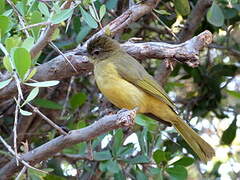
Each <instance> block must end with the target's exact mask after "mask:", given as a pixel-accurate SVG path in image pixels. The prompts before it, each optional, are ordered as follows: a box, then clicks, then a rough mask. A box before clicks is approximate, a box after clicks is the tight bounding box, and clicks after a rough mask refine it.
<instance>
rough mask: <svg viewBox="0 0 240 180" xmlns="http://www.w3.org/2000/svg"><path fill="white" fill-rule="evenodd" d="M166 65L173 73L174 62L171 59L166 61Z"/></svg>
mask: <svg viewBox="0 0 240 180" xmlns="http://www.w3.org/2000/svg"><path fill="white" fill-rule="evenodd" d="M165 63H166V67H167V68H170V69H171V71H173V66H174V64H175V62H173V61H172V60H171V59H165Z"/></svg>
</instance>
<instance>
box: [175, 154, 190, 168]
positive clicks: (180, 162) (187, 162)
mask: <svg viewBox="0 0 240 180" xmlns="http://www.w3.org/2000/svg"><path fill="white" fill-rule="evenodd" d="M193 162H194V159H193V158H191V157H186V156H185V157H182V158H181V159H179V160H177V161H176V162H174V163H173V164H172V165H181V166H190V165H191V164H192V163H193Z"/></svg>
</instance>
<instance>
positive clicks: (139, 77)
mask: <svg viewBox="0 0 240 180" xmlns="http://www.w3.org/2000/svg"><path fill="white" fill-rule="evenodd" d="M120 61H121V62H120ZM114 65H115V66H116V67H117V71H118V73H119V75H121V76H122V77H123V78H124V79H126V80H127V81H129V82H131V83H133V84H134V85H136V86H138V87H140V88H141V89H142V90H144V91H145V92H147V93H149V94H151V95H152V96H154V97H156V98H158V99H159V100H161V101H163V102H165V103H166V104H168V105H169V106H170V107H171V108H172V109H173V110H175V106H174V104H173V103H172V101H171V100H170V98H169V97H168V95H167V93H166V92H165V91H164V89H163V88H162V87H161V86H160V85H159V84H158V83H157V82H156V80H154V78H153V77H152V76H151V75H150V74H148V72H147V71H146V70H145V69H144V68H143V66H142V65H141V64H140V63H139V62H138V61H137V60H136V59H134V58H133V57H132V56H130V55H128V54H127V53H121V56H119V55H118V56H116V59H115V60H114Z"/></svg>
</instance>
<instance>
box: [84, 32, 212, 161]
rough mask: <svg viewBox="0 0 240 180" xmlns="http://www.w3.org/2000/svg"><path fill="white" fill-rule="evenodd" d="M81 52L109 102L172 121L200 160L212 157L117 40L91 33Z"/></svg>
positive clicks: (155, 83)
mask: <svg viewBox="0 0 240 180" xmlns="http://www.w3.org/2000/svg"><path fill="white" fill-rule="evenodd" d="M80 54H84V55H86V56H87V57H88V58H89V60H90V62H91V63H93V65H94V70H93V71H94V77H95V80H96V84H97V86H98V88H99V90H100V91H101V93H102V94H103V95H104V96H105V97H106V98H107V99H108V100H109V101H110V102H111V103H112V104H114V105H115V106H117V107H118V108H121V109H129V110H130V109H134V108H137V113H140V114H148V115H152V116H154V117H156V118H157V119H159V120H160V121H163V122H166V123H167V124H171V125H172V126H173V127H174V128H175V129H176V130H177V132H178V133H180V134H181V136H182V138H183V139H184V140H185V141H186V142H187V144H188V145H189V146H190V147H191V148H192V150H193V151H194V152H195V153H196V154H197V156H198V157H199V158H200V160H201V161H203V162H204V163H206V162H208V161H209V160H211V159H212V157H213V156H214V155H215V151H214V149H213V148H212V147H211V145H209V144H208V143H207V142H206V141H205V140H203V139H202V138H201V137H200V136H199V135H198V134H197V133H196V132H195V131H194V130H193V129H192V128H191V127H190V126H189V125H188V124H187V123H185V122H184V121H183V120H182V119H181V118H180V116H179V115H178V114H177V112H176V107H175V105H174V104H173V102H172V101H171V99H170V98H169V96H168V95H167V93H166V92H165V91H164V89H163V88H162V87H161V86H160V85H159V84H158V83H157V81H156V80H155V79H154V78H153V77H152V76H151V75H150V74H149V73H148V72H147V71H146V70H145V69H144V67H143V66H142V65H141V64H140V63H139V62H138V61H137V60H136V59H135V58H134V57H132V56H130V55H129V54H128V53H127V52H126V51H124V49H122V48H121V46H120V43H119V42H118V41H116V40H114V39H112V38H111V37H109V36H107V35H104V34H103V35H97V36H94V37H93V38H92V39H90V40H89V41H88V43H87V47H86V50H85V52H84V53H83V52H81V53H80ZM156 118H155V119H156Z"/></svg>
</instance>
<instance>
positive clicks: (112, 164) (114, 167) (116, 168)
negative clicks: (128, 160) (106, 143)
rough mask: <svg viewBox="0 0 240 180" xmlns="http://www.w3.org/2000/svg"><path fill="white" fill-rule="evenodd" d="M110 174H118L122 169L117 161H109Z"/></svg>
mask: <svg viewBox="0 0 240 180" xmlns="http://www.w3.org/2000/svg"><path fill="white" fill-rule="evenodd" d="M107 170H108V172H112V173H118V172H119V171H120V170H121V169H120V166H119V164H118V163H117V161H113V160H109V161H107Z"/></svg>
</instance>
